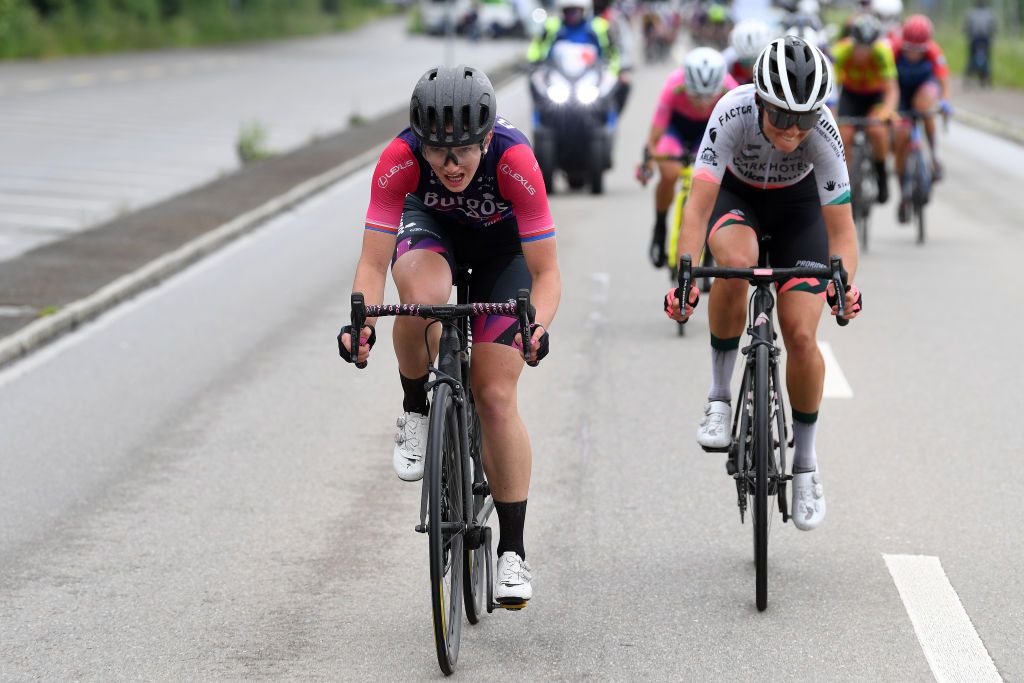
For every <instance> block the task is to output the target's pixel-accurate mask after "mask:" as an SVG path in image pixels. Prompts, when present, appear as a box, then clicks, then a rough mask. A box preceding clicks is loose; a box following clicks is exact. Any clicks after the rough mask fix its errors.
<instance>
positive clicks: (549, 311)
mask: <svg viewBox="0 0 1024 683" xmlns="http://www.w3.org/2000/svg"><path fill="white" fill-rule="evenodd" d="M561 298H562V278H561V275H560V274H559V272H558V269H557V268H555V269H548V270H542V271H540V272H538V273H533V285H532V287H531V290H530V303H532V304H533V307H534V308H535V309H537V316H536V318H535V322H536V323H538V324H539V325H542V326H543V327H544V329H545V330H546V329H548V328H549V327H550V325H551V321H552V320H554V318H555V312H556V311H557V310H558V302H559V300H560V299H561Z"/></svg>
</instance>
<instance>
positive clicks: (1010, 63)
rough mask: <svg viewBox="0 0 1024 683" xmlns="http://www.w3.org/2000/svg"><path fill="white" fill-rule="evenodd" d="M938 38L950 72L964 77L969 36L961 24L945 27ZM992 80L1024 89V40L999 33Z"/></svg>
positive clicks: (993, 56)
mask: <svg viewBox="0 0 1024 683" xmlns="http://www.w3.org/2000/svg"><path fill="white" fill-rule="evenodd" d="M935 37H936V39H937V40H938V41H939V45H941V46H942V50H943V52H945V53H946V60H947V61H948V62H949V69H950V71H951V72H952V73H953V74H955V75H957V76H962V75H963V73H964V69H965V68H966V66H967V39H966V38H965V37H964V35H963V33H961V31H960V28H959V27H955V26H942V27H939V28H938V29H936V32H935ZM992 83H993V84H995V85H998V86H1004V87H1007V88H1021V89H1024V39H1021V38H1017V37H1013V36H999V35H997V36H996V38H995V42H994V43H993V45H992Z"/></svg>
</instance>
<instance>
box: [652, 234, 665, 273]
mask: <svg viewBox="0 0 1024 683" xmlns="http://www.w3.org/2000/svg"><path fill="white" fill-rule="evenodd" d="M648 256H649V257H650V259H651V265H652V266H654V267H655V268H664V267H665V264H666V263H667V262H668V255H667V254H666V253H665V244H664V242H658V241H656V240H652V241H651V247H650V252H649V253H648Z"/></svg>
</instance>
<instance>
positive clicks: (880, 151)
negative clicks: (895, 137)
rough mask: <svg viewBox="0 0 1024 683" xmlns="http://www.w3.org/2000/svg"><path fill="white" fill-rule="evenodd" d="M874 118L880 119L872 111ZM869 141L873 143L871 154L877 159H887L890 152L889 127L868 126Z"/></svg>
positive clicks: (872, 117)
mask: <svg viewBox="0 0 1024 683" xmlns="http://www.w3.org/2000/svg"><path fill="white" fill-rule="evenodd" d="M870 116H871V119H872V120H880V119H878V117H877V116H875V114H874V112H872V113H871V115H870ZM868 141H869V142H870V143H871V154H872V158H873V159H874V160H875V161H885V157H886V155H887V154H888V153H889V129H888V128H886V127H885V126H868Z"/></svg>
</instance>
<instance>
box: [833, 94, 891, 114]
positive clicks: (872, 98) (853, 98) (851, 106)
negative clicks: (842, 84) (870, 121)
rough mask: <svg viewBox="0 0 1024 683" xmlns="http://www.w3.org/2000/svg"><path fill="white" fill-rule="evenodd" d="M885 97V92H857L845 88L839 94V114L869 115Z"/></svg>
mask: <svg viewBox="0 0 1024 683" xmlns="http://www.w3.org/2000/svg"><path fill="white" fill-rule="evenodd" d="M883 99H885V93H884V92H872V93H856V92H850V91H849V90H847V89H845V88H843V92H842V93H841V94H840V95H839V116H841V117H842V116H867V115H868V114H870V113H871V110H872V109H874V108H875V107H876V106H878V105H879V104H881V103H882V100H883Z"/></svg>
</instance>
